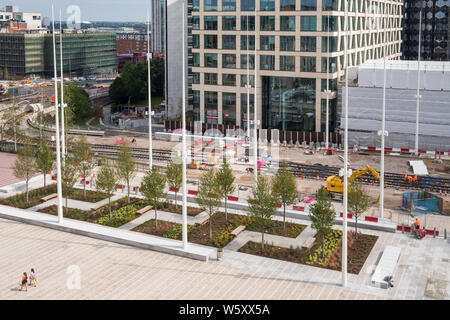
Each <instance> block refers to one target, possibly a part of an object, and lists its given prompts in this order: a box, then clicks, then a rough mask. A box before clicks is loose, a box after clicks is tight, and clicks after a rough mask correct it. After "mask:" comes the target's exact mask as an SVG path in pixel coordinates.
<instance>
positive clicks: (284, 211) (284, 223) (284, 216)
mask: <svg viewBox="0 0 450 320" xmlns="http://www.w3.org/2000/svg"><path fill="white" fill-rule="evenodd" d="M283 232H284V234H286V203H283Z"/></svg>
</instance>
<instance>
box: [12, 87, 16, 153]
mask: <svg viewBox="0 0 450 320" xmlns="http://www.w3.org/2000/svg"><path fill="white" fill-rule="evenodd" d="M15 89H16V88H15V87H14V89H13V128H14V152H17V138H16V112H17V110H16V90H15Z"/></svg>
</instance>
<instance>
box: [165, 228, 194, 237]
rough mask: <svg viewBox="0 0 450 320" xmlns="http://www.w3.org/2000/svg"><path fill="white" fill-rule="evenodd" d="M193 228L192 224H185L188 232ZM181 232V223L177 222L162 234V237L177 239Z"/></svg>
mask: <svg viewBox="0 0 450 320" xmlns="http://www.w3.org/2000/svg"><path fill="white" fill-rule="evenodd" d="M193 228H194V226H193V225H190V224H188V225H187V231H188V233H189V232H190V231H191V230H192V229H193ZM182 233H183V225H182V224H177V225H176V226H175V227H173V228H172V229H170V230H169V231H167V232H166V233H164V234H163V237H164V238H171V239H179V238H180V237H181V235H182Z"/></svg>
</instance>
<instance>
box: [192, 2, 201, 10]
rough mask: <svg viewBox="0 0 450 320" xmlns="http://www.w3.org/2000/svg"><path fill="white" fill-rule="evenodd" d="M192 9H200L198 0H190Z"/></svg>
mask: <svg viewBox="0 0 450 320" xmlns="http://www.w3.org/2000/svg"><path fill="white" fill-rule="evenodd" d="M192 11H200V0H192Z"/></svg>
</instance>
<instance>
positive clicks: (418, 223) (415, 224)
mask: <svg viewBox="0 0 450 320" xmlns="http://www.w3.org/2000/svg"><path fill="white" fill-rule="evenodd" d="M414 226H415V227H416V230H417V229H420V220H419V219H418V218H416V221H415V222H414Z"/></svg>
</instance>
